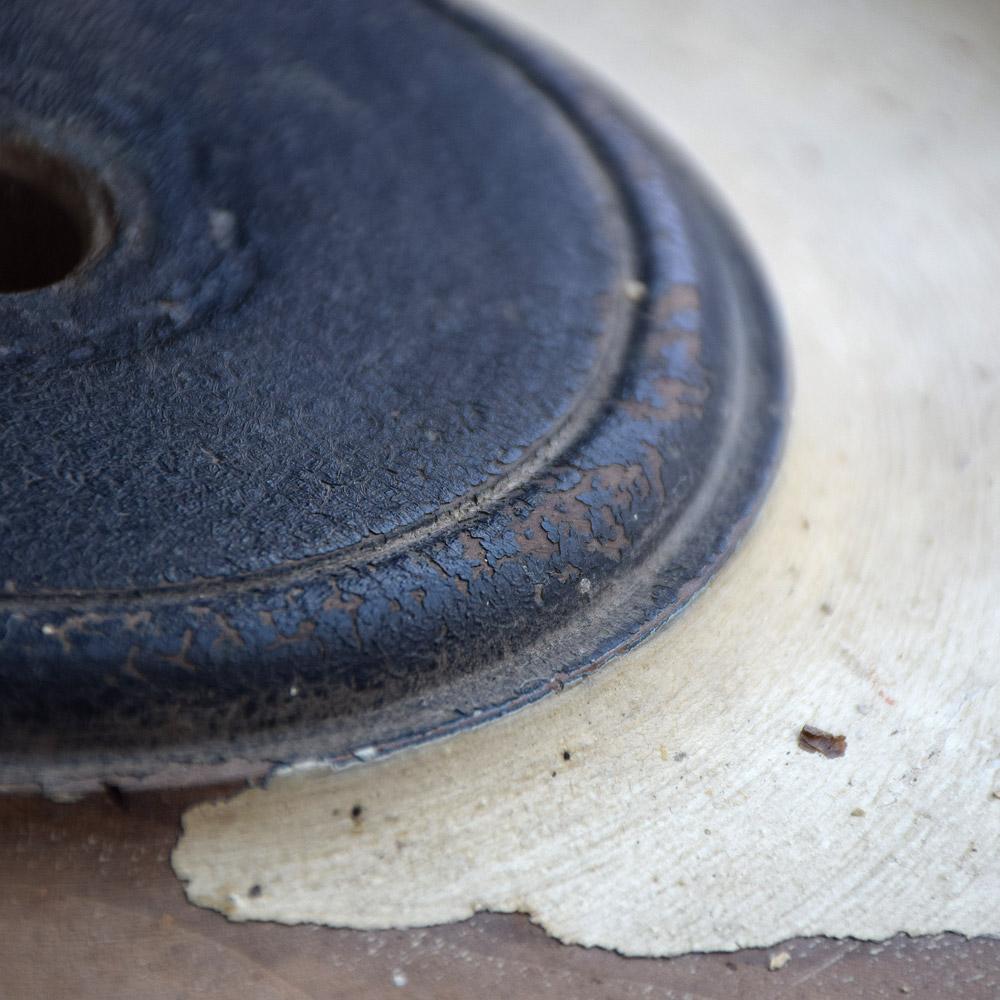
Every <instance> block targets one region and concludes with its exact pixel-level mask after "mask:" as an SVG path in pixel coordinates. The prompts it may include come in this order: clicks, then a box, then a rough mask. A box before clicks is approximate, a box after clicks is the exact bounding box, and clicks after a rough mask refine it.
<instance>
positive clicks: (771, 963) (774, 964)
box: [767, 951, 792, 972]
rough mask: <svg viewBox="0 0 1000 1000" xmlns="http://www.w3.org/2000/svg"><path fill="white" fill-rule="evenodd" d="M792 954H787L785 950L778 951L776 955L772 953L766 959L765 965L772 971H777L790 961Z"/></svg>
mask: <svg viewBox="0 0 1000 1000" xmlns="http://www.w3.org/2000/svg"><path fill="white" fill-rule="evenodd" d="M791 959H792V956H791V955H789V954H788V952H787V951H779V952H778V954H777V955H772V956H771V957H770V958H769V959H768V960H767V967H768V968H769V969H770V970H771V971H772V972H777V971H778V970H779V969H783V968H784V967H785V966H786V965H788V963H789V962H790V961H791Z"/></svg>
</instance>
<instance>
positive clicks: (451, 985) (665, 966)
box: [0, 792, 1000, 1000]
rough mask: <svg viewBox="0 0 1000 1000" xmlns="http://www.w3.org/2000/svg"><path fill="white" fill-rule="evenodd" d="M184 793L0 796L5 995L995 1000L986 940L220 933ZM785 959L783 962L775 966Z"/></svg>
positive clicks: (478, 927) (999, 983) (517, 925)
mask: <svg viewBox="0 0 1000 1000" xmlns="http://www.w3.org/2000/svg"><path fill="white" fill-rule="evenodd" d="M197 797H198V795H197V793H195V792H185V793H144V794H141V795H133V796H128V797H126V798H124V799H111V798H103V797H97V796H95V797H91V798H88V799H86V800H84V801H83V802H79V803H76V804H72V805H65V804H56V803H52V802H47V801H44V800H40V799H5V800H0V887H2V890H3V891H2V893H0V997H2V998H3V1000H136V998H138V997H142V998H144V1000H182V998H183V1000H193V998H196V997H211V998H213V1000H304V998H310V1000H347V998H371V1000H383V998H384V1000H400V998H406V997H411V998H414V1000H416V998H422V1000H460V998H463V1000H464V998H481V997H494V996H502V997H505V998H506V1000H521V998H524V1000H529V998H537V997H542V996H544V997H551V998H553V1000H588V998H593V1000H605V998H607V1000H632V998H636V1000H637V998H640V997H656V998H660V1000H680V998H682V997H683V998H686V1000H757V998H761V1000H763V998H768V1000H793V998H795V1000H798V998H801V997H803V996H809V997H810V998H816V1000H823V998H831V1000H832V998H834V997H836V998H838V1000H874V998H882V997H885V998H889V997H893V998H905V997H907V996H912V997H914V998H927V1000H931V998H933V1000H947V998H952V997H953V998H956V1000H957V998H963V1000H994V998H995V997H996V996H998V995H1000V940H995V939H973V940H966V939H964V938H961V937H958V936H956V935H939V936H935V937H929V938H917V939H911V938H907V937H905V936H899V937H896V938H894V939H893V940H891V941H888V942H885V943H882V944H873V943H869V942H859V941H833V940H829V939H825V938H813V939H796V940H792V941H788V942H785V943H783V944H781V945H778V946H776V947H773V948H769V949H756V950H748V951H742V952H734V953H722V954H699V955H687V956H683V957H680V958H675V959H629V958H623V957H622V956H620V955H617V954H615V953H614V952H610V951H605V950H602V949H599V948H593V949H586V948H580V947H577V946H568V945H562V944H559V943H558V942H557V941H555V940H553V939H552V938H550V937H548V936H547V935H546V934H545V933H544V931H542V930H541V929H540V928H538V927H535V926H533V925H532V924H530V923H529V922H528V920H527V919H526V918H525V917H523V916H519V915H507V916H502V915H496V914H480V915H478V916H476V917H474V918H472V919H471V920H467V921H464V922H462V923H457V924H452V925H448V926H443V927H434V928H426V929H416V930H407V931H379V932H370V931H349V930H334V929H330V928H322V927H315V926H309V925H303V926H297V927H282V926H276V925H273V924H260V923H244V924H234V923H229V922H228V921H227V920H226V919H225V918H223V917H222V916H220V915H219V914H217V913H212V912H209V911H206V910H201V909H198V908H196V907H194V906H191V905H190V904H188V903H187V902H186V901H185V899H184V894H183V891H182V889H181V886H180V884H179V883H178V882H177V879H176V878H175V877H174V875H173V872H172V871H171V870H170V866H169V862H168V856H169V853H170V850H171V848H172V847H173V845H174V842H175V840H176V837H177V833H178V829H179V820H180V814H181V811H182V809H183V808H184V806H185V805H187V804H189V803H190V802H191V801H193V800H195V799H197ZM782 952H787V953H788V955H789V956H790V957H789V959H788V961H787V964H785V965H784V966H783V967H782V968H781V969H780V970H776V971H771V970H770V968H769V966H770V964H772V963H773V961H774V959H775V958H776V957H777V956H780V955H781V953H782ZM778 964H780V962H779V963H778Z"/></svg>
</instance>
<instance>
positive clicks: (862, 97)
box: [173, 0, 1000, 955]
mask: <svg viewBox="0 0 1000 1000" xmlns="http://www.w3.org/2000/svg"><path fill="white" fill-rule="evenodd" d="M494 6H495V7H496V8H497V10H499V11H501V12H502V13H504V14H506V15H508V16H511V17H517V18H518V19H519V20H520V21H521V22H522V23H523V24H525V25H528V26H530V27H531V28H532V29H534V30H535V32H536V33H539V34H540V35H542V36H548V37H550V38H552V39H554V40H556V41H557V42H558V43H559V44H561V45H562V46H563V47H564V48H565V49H567V50H568V51H569V52H570V53H572V54H574V55H576V56H577V57H578V58H579V59H581V60H582V61H583V62H584V63H586V64H589V65H591V66H592V67H593V68H595V69H596V70H598V71H599V72H600V73H601V74H602V75H603V76H604V77H605V78H607V79H609V80H611V81H613V82H614V83H615V84H616V85H617V87H618V88H619V89H620V90H622V91H623V92H625V93H626V94H627V95H628V96H629V97H630V98H631V99H632V100H633V102H635V103H636V104H638V105H639V106H640V107H641V108H642V109H643V110H644V111H645V112H646V113H647V114H648V115H650V116H651V117H652V118H653V119H655V120H656V121H658V122H659V123H660V125H661V126H662V128H663V129H664V130H665V131H666V132H667V133H669V134H670V135H671V136H672V137H673V138H674V139H675V140H676V141H678V142H679V143H680V144H681V145H682V146H684V147H686V148H687V149H688V150H689V151H690V153H691V154H692V155H693V157H694V158H695V159H696V161H697V162H698V163H699V164H700V165H701V166H702V167H703V169H704V170H705V171H706V172H707V173H708V174H709V176H710V177H711V178H713V179H714V180H715V182H716V183H717V184H718V186H719V187H720V188H721V189H722V190H723V191H725V193H726V196H727V198H728V200H729V202H730V205H731V206H732V207H733V208H734V210H735V211H736V213H737V215H738V216H739V217H740V219H741V221H742V222H743V223H744V225H745V227H746V229H747V230H748V231H749V233H750V236H751V238H752V240H753V241H754V242H755V243H756V245H757V247H758V249H759V251H760V253H761V255H762V257H763V259H764V261H765V264H766V266H767V269H768V270H769V271H770V273H771V276H772V279H773V283H774V286H775V290H776V292H777V295H778V298H779V300H780V302H781V305H782V307H783V310H784V313H785V317H786V321H787V326H788V330H789V335H790V341H791V345H792V351H793V356H794V367H795V377H796V402H795V406H794V414H793V423H792V428H791V433H790V437H789V442H788V447H787V453H786V458H785V461H784V465H783V468H782V471H781V474H780V477H779V481H778V483H777V485H776V487H775V489H774V491H773V494H772V496H771V498H770V500H769V502H768V504H767V506H766V509H765V513H764V515H763V517H762V518H761V520H760V522H759V524H758V525H757V527H756V529H755V530H754V531H753V533H752V534H751V536H750V538H749V540H748V541H747V543H746V544H745V545H744V547H743V549H742V550H741V551H740V552H739V553H738V554H737V556H736V557H735V558H734V559H733V561H732V562H731V563H730V564H729V566H728V567H727V568H726V569H725V570H724V571H723V573H722V574H721V575H720V576H719V578H718V579H717V580H716V582H715V583H714V584H712V586H711V587H710V588H709V589H708V590H707V591H706V592H705V593H704V594H703V595H702V596H701V597H700V598H699V599H698V600H697V601H696V602H695V604H694V605H693V606H691V607H690V608H689V609H688V611H687V612H686V613H685V614H684V615H683V616H682V617H681V618H680V619H678V620H677V621H676V622H675V623H674V624H673V625H672V626H671V627H670V628H669V629H668V630H667V631H665V632H664V633H662V634H661V635H659V636H658V637H656V638H655V639H654V640H652V641H650V642H648V643H647V644H645V645H644V646H643V647H642V648H640V649H639V650H638V651H636V652H635V653H634V654H632V655H630V656H629V657H627V658H625V659H623V660H621V661H619V662H618V663H617V664H615V665H614V666H612V667H611V668H609V669H607V670H605V671H604V672H603V673H600V674H599V675H598V676H596V677H594V678H593V679H592V680H590V681H589V682H587V683H585V684H583V685H581V686H578V687H576V688H573V689H570V690H567V691H565V692H564V693H562V694H561V695H559V696H556V697H552V698H550V699H549V700H548V701H546V702H544V703H542V704H540V705H537V706H535V707H533V708H531V709H529V710H526V711H524V712H522V713H520V714H519V715H516V716H514V717H512V718H508V719H507V720H505V721H502V722H500V723H498V724H495V725H493V726H490V727H487V728H484V729H481V730H479V731H476V732H472V733H467V734H464V735H462V736H459V737H456V738H453V739H451V740H448V741H445V742H442V743H439V744H436V745H432V746H428V747H424V748H422V749H420V750H417V751H414V752H408V753H404V754H400V755H398V756H396V757H393V758H390V759H388V760H385V761H376V762H373V763H370V764H365V765H363V766H358V767H356V768H351V769H348V770H346V771H341V772H339V773H335V772H331V771H329V770H327V769H325V768H317V769H312V770H304V771H300V772H297V773H292V774H288V775H285V776H279V777H277V778H275V779H274V780H273V781H272V782H271V785H270V787H268V788H267V789H266V790H264V789H252V790H248V791H246V792H244V793H241V794H239V795H237V796H236V797H235V798H233V799H232V800H230V801H228V802H222V803H214V804H205V805H202V806H199V807H196V808H194V809H193V810H191V811H190V812H188V814H187V815H186V817H185V833H184V835H183V838H182V839H181V841H180V843H179V846H178V848H177V850H176V851H175V854H174V859H173V860H174V866H175V869H176V871H177V873H178V874H179V875H180V876H181V877H182V878H183V879H184V880H185V881H186V884H187V891H188V895H189V897H190V899H191V900H193V901H194V902H196V903H199V904H201V905H205V906H210V907H215V908H217V909H220V910H222V911H223V912H225V913H227V914H228V915H229V916H230V917H231V918H233V919H236V920H252V919H271V920H279V921H284V922H299V921H315V922H318V923H327V924H335V925H348V926H353V927H389V926H403V925H418V924H430V923H438V922H443V921H450V920H457V919H460V918H463V917H465V916H467V915H469V914H470V913H472V912H474V911H475V910H480V909H491V910H504V911H508V910H522V911H525V912H527V913H529V914H531V916H532V918H533V919H534V920H536V921H538V922H539V923H541V924H542V925H543V926H545V927H546V928H547V929H548V930H549V931H550V932H551V933H553V934H555V935H557V936H559V937H560V938H562V939H564V940H566V941H574V942H580V943H583V944H592V945H603V946H606V947H610V948H616V949H619V950H620V951H622V952H625V953H628V954H649V955H663V954H670V953H675V952H682V951H686V950H691V949H719V948H722V949H726V948H735V947H738V946H741V945H761V944H768V943H771V942H774V941H778V940H781V939H783V938H786V937H789V936H792V935H799V934H831V935H854V936H858V937H866V938H877V937H882V936H887V935H890V934H892V933H894V932H897V931H900V930H906V931H910V932H913V933H925V932H934V931H940V930H945V929H951V930H957V931H961V932H964V933H967V934H982V933H994V934H996V933H1000V487H998V476H1000V5H996V4H989V3H985V2H984V3H973V2H965V3H949V4H944V3H935V2H929V0H927V2H895V3H893V2H881V3H868V4H860V3H837V4H828V3H821V2H818V0H817V2H812V3H801V2H774V0H766V2H755V3H750V4H741V3H736V2H732V3H719V2H708V3H699V4H687V3H682V2H680V0H678V2H655V0H647V2H642V0H629V2H615V3H588V4H583V3H580V2H578V0H503V2H497V3H495V4H494ZM806 722H810V723H814V724H816V725H818V726H821V727H823V728H825V729H829V730H832V731H835V732H837V733H843V734H845V735H846V737H847V753H846V756H844V757H843V758H842V759H839V760H827V759H824V758H823V757H821V756H818V755H813V754H806V753H804V752H802V751H800V750H798V749H797V748H796V733H797V731H798V729H799V727H800V726H801V725H802V724H803V723H806ZM567 754H568V759H566V758H567ZM352 813H353V815H352Z"/></svg>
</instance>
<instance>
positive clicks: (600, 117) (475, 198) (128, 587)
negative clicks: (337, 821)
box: [0, 0, 784, 790]
mask: <svg viewBox="0 0 1000 1000" xmlns="http://www.w3.org/2000/svg"><path fill="white" fill-rule="evenodd" d="M4 183H6V184H8V192H9V191H14V192H15V194H10V195H9V197H8V203H9V204H14V203H15V202H17V199H21V200H20V201H19V202H17V203H18V204H21V205H22V206H23V205H25V204H27V202H25V201H24V197H26V196H24V195H22V194H20V193H19V192H21V190H22V188H23V186H24V185H28V186H29V187H32V186H33V187H32V190H33V191H34V192H35V194H34V195H32V196H31V197H36V196H37V197H39V198H43V199H47V200H48V204H49V206H50V208H52V211H55V212H57V214H58V211H62V212H63V215H64V216H65V217H66V218H68V219H69V222H66V223H64V226H65V227H68V228H67V229H66V232H67V233H69V231H70V229H71V230H72V233H71V234H70V235H67V236H66V237H65V239H63V240H62V241H61V242H60V240H59V230H58V226H57V223H56V222H53V223H52V225H53V226H56V229H54V230H47V231H46V236H45V239H44V240H39V239H36V240H35V244H33V245H39V246H42V247H46V246H52V247H53V254H55V251H56V249H57V247H56V244H58V249H59V253H60V254H62V256H61V257H60V256H59V255H58V254H56V256H55V257H53V258H52V259H50V260H48V261H47V262H46V261H43V262H42V263H41V264H38V265H37V267H36V265H35V264H34V263H33V261H34V260H35V258H34V257H32V258H30V259H29V258H28V257H25V256H23V255H21V256H16V255H15V257H13V258H11V259H12V260H16V262H17V266H16V267H14V265H11V267H10V268H9V271H10V273H14V271H16V272H17V278H16V281H15V279H13V278H12V279H10V281H9V283H8V287H7V288H6V289H5V290H4V291H2V292H0V373H2V380H0V429H2V437H3V442H4V447H3V449H2V450H0V528H2V537H3V540H4V544H3V546H2V550H0V581H2V584H3V588H2V593H0V693H2V698H0V783H2V784H4V785H6V786H17V785H31V784H36V785H37V784H41V785H44V786H46V787H49V788H51V789H56V790H59V789H62V790H66V789H71V788H74V787H88V786H92V785H94V784H96V783H98V782H100V781H105V782H117V783H122V784H141V783H143V782H153V783H166V782H171V781H194V780H206V779H208V778H210V777H213V776H219V775H221V774H236V773H242V774H251V773H257V772H260V771H261V770H262V769H266V768H267V767H268V766H270V765H271V764H273V763H277V762H283V763H289V762H294V761H296V760H301V759H303V758H306V757H317V756H318V757H325V758H331V759H338V758H345V757H348V756H350V755H351V754H354V755H357V756H359V757H360V758H361V759H366V758H369V757H371V756H373V755H375V754H376V753H379V752H384V751H386V750H389V749H392V748H395V747H398V746H401V745H405V744H408V743H412V742H416V741H420V740H424V739H428V738H431V737H434V736H437V735H442V734H445V733H448V732H451V731H454V730H456V729H459V728H461V727H464V726H467V725H470V724H473V723H475V722H477V721H481V720H485V719H488V718H491V717H494V716H496V715H498V714H501V713H503V712H505V711H508V710H510V709H512V708H516V707H518V706H520V705H523V704H525V703H527V702H530V701H532V700H534V699H536V698H538V697H540V696H541V695H543V694H545V693H546V692H548V691H552V690H554V689H558V688H560V687H561V686H562V685H564V684H565V683H567V682H568V681H570V680H572V679H574V678H577V677H580V676H582V675H583V674H585V673H586V672H588V671H589V670H591V669H593V668H595V667H596V666H599V665H600V664H602V663H604V662H606V661H607V660H608V659H609V658H610V657H612V656H614V655H615V654H617V653H619V652H621V651H623V650H624V649H626V648H628V647H629V646H630V645H632V644H634V643H635V642H636V641H638V640H639V639H640V638H642V637H643V636H645V635H647V634H648V633H649V632H650V631H651V630H652V629H654V628H655V627H657V626H658V625H659V624H661V623H663V622H664V621H666V620H667V618H669V617H670V615H672V614H673V613H674V612H676V611H677V610H678V609H679V608H680V607H681V606H682V605H683V604H684V602H685V601H686V600H687V599H688V598H689V597H690V596H691V595H692V594H693V593H694V592H695V591H696V590H697V589H698V588H699V587H700V586H701V585H702V584H703V583H704V582H705V581H706V580H707V578H708V577H709V576H710V574H711V573H712V572H713V571H714V569H715V568H716V567H717V566H718V564H719V563H720V561H721V560H722V558H723V557H724V556H725V555H726V553H728V551H729V550H730V549H731V548H732V546H733V544H734V543H735V541H736V540H737V539H738V537H739V536H740V534H741V533H742V531H743V530H744V527H745V524H746V522H747V519H748V517H749V516H750V515H751V514H752V512H753V511H754V509H755V508H756V505H757V503H758V502H759V500H760V497H761V495H762V492H763V489H764V487H765V486H766V483H767V481H768V479H769V476H770V474H771V472H772V467H773V464H774V460H775V454H776V450H777V441H778V438H779V435H780V427H781V423H782V419H783V412H784V370H783V362H782V357H781V351H780V344H779V341H778V337H777V334H776V329H775V322H774V318H773V315H772V313H771V311H770V309H769V306H768V303H767V301H766V297H765V294H764V292H763V290H762V287H761V284H760V281H759V279H758V277H757V275H756V273H755V271H754V269H753V267H752V266H751V264H750V262H749V261H748V258H747V255H746V253H745V251H744V250H743V249H742V247H741V245H740V244H739V242H738V240H737V239H736V238H735V236H734V234H733V232H732V230H731V227H730V226H729V225H728V224H727V222H726V221H725V220H724V219H722V218H721V217H720V215H719V213H718V211H717V210H716V208H715V207H714V205H713V202H712V200H711V199H710V198H709V197H708V196H706V194H705V192H704V190H703V189H702V188H701V187H700V185H699V184H698V183H697V181H696V180H695V179H694V178H693V177H692V176H691V174H690V173H689V171H688V170H687V169H686V168H685V167H684V166H683V164H682V163H681V162H680V161H679V160H678V158H677V157H676V156H675V154H673V153H672V152H670V151H669V150H665V149H664V148H663V146H662V145H661V144H659V143H658V142H656V141H655V140H652V139H651V138H650V137H649V136H648V135H647V134H646V133H645V132H644V131H643V130H642V128H641V127H639V126H637V125H636V124H635V123H634V122H633V121H632V120H630V119H629V118H628V117H627V116H626V115H624V114H623V113H622V112H621V111H620V110H619V109H618V108H617V107H615V106H614V105H613V103H612V102H610V101H609V100H608V99H607V98H606V97H605V96H604V95H603V94H602V93H601V92H600V91H599V90H597V89H595V88H594V87H592V86H591V85H590V84H588V83H586V82H584V81H582V80H581V79H580V78H579V77H578V76H577V75H575V74H574V73H572V72H570V71H567V70H566V69H565V68H563V67H562V66H560V65H556V64H553V63H552V62H551V61H550V60H548V58H547V57H545V56H543V55H539V54H538V53H537V52H534V51H533V50H530V49H528V48H525V47H523V46H521V45H520V44H517V43H514V42H511V41H509V40H508V39H506V38H505V37H504V36H503V35H501V34H499V33H497V32H496V31H494V30H493V29H491V28H488V27H487V26H484V25H483V24H481V23H480V22H478V21H473V20H471V19H469V18H468V17H467V16H466V15H464V14H459V13H457V12H455V11H453V10H451V9H450V8H444V7H441V6H439V5H437V4H433V3H427V2H418V0H380V2H379V3H378V4H371V3H367V2H364V0H337V2H330V0H322V2H315V3H310V2H302V3H297V4H274V3H265V2H263V0H261V2H256V0H254V2H253V3H248V2H247V0H227V2H217V3H212V4H204V3H199V2H190V3H189V2H184V3H171V4H163V3H159V2H140V3H124V2H121V0H87V2H85V3H77V2H73V3H67V2H59V0H14V2H13V3H12V4H8V6H7V7H6V8H5V14H4V18H3V19H2V20H0V189H2V185H3V184H4ZM11 185H13V186H11ZM17 185H21V187H17ZM0 194H2V190H0ZM3 204H4V202H3V198H2V197H0V209H2V206H3ZM53 206H54V207H53ZM15 214H17V213H15ZM22 216H23V217H24V218H27V219H29V220H30V218H33V217H34V218H41V217H42V216H41V215H33V214H32V213H31V212H20V214H19V215H18V216H17V218H18V220H19V221H17V226H27V227H28V228H29V229H30V222H29V223H25V222H24V221H23V219H22ZM11 218H12V219H13V218H14V215H11ZM53 218H56V217H55V216H54V217H53ZM57 221H58V220H57ZM11 225H12V226H13V225H14V223H11ZM53 233H55V235H53ZM30 235H31V234H30V233H28V234H26V238H27V237H28V236H30ZM74 240H75V242H74ZM13 245H16V243H15V244H13ZM25 245H27V244H25ZM36 254H37V250H36ZM67 254H69V255H70V256H71V257H72V258H73V259H71V260H68V262H66V263H65V264H64V263H63V257H65V256H66V255H67ZM8 256H9V254H8ZM3 257H4V251H2V250H0V285H2V283H3V280H4V279H3V274H4V271H3ZM56 257H58V260H59V265H58V266H57V265H56ZM32 268H35V270H34V271H32ZM46 268H47V269H46ZM53 268H55V272H53ZM67 269H69V274H68V275H66V276H63V275H65V272H66V270H67ZM33 274H37V276H38V280H37V281H35V282H34V284H35V285H36V286H37V287H30V286H31V285H32V275H33Z"/></svg>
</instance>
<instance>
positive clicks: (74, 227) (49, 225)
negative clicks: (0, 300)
mask: <svg viewBox="0 0 1000 1000" xmlns="http://www.w3.org/2000/svg"><path fill="white" fill-rule="evenodd" d="M108 205H109V203H108V200H107V197H106V195H105V192H104V189H103V188H102V187H101V186H100V184H99V182H98V181H97V180H96V178H94V177H93V176H92V175H91V174H89V172H87V171H85V170H83V169H82V168H81V167H78V166H77V165H76V164H74V163H72V162H70V161H68V160H64V159H61V158H59V157H56V156H53V155H51V154H49V153H47V152H45V151H44V150H41V149H38V148H37V147H34V146H31V145H28V144H23V143H9V144H2V143H0V293H11V292H27V291H31V290H33V289H36V288H44V287H45V286H46V285H54V284H55V283H56V282H58V281H61V280H62V279H63V278H66V277H68V276H69V275H70V274H72V273H73V272H74V271H76V270H78V269H79V268H80V267H81V266H82V265H83V264H84V263H86V262H88V261H89V260H91V259H92V258H94V257H95V256H97V254H98V253H99V252H100V251H101V250H103V249H104V246H105V245H106V243H107V239H108V236H109V234H110V211H109V210H108Z"/></svg>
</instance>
